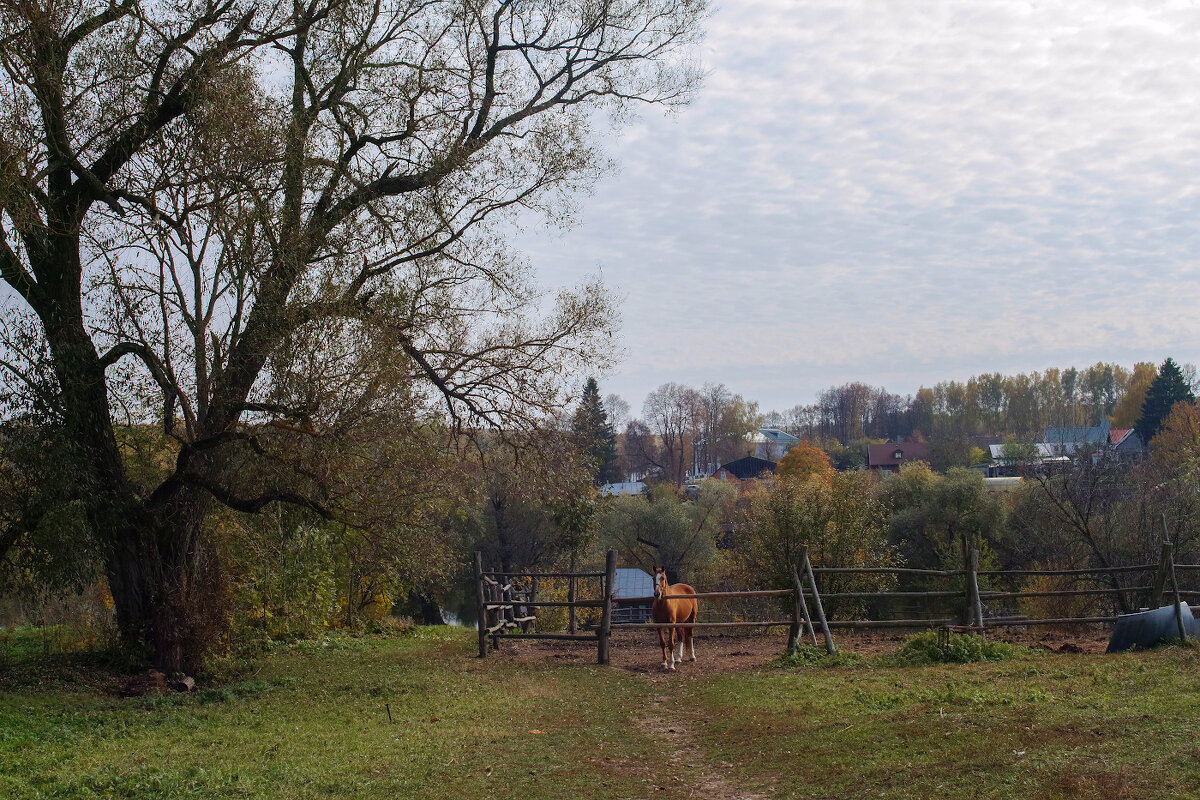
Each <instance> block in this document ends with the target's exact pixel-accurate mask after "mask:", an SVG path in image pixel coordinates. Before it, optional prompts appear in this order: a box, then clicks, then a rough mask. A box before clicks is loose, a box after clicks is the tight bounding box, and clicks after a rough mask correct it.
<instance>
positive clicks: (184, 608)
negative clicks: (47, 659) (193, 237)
mask: <svg viewBox="0 0 1200 800" xmlns="http://www.w3.org/2000/svg"><path fill="white" fill-rule="evenodd" d="M55 258H56V259H57V260H58V261H59V264H58V267H59V268H58V269H57V270H50V269H45V270H42V274H55V273H57V274H58V275H60V276H64V277H61V281H62V284H61V285H59V286H57V287H55V286H46V287H45V288H46V289H47V290H49V291H48V297H47V299H46V300H45V302H42V303H39V304H38V307H36V308H35V310H36V311H37V312H38V315H39V317H40V318H41V320H42V323H43V326H44V329H45V332H46V338H47V341H48V343H49V345H50V350H51V354H52V356H53V361H54V369H55V374H56V378H57V380H58V386H59V390H60V392H61V398H60V399H61V407H62V409H63V414H64V417H65V420H64V421H65V424H66V431H67V434H68V437H69V441H70V443H71V447H72V461H73V464H72V465H71V466H72V467H73V469H72V474H71V480H72V482H73V484H74V486H73V492H74V494H75V495H76V496H78V497H79V499H80V500H82V501H83V503H84V504H85V507H86V513H87V517H88V522H89V524H90V527H91V529H92V531H93V535H94V536H95V537H96V542H97V544H98V545H99V550H100V555H101V559H102V561H103V564H104V567H105V573H106V577H107V578H108V584H109V590H110V591H111V592H112V595H113V602H114V606H115V611H116V616H117V624H118V627H119V629H120V631H121V635H122V638H123V639H124V640H125V643H126V645H127V646H128V647H129V648H130V649H131V651H132V652H134V653H140V654H144V656H145V657H146V658H148V659H149V660H150V662H151V663H152V664H153V665H154V666H156V667H157V668H158V669H160V670H162V671H164V672H191V671H194V670H195V669H196V667H198V666H199V664H200V662H201V659H202V657H203V654H204V650H205V645H206V643H207V642H208V641H210V640H211V638H210V637H211V635H212V633H213V632H214V628H213V627H212V623H213V622H214V621H215V617H214V615H213V612H214V611H216V610H217V609H219V602H218V598H219V597H220V593H219V592H217V591H215V590H216V589H217V588H219V581H218V575H219V572H218V571H217V570H216V569H215V566H216V565H215V564H214V563H212V561H211V560H210V559H208V558H206V557H205V553H204V548H203V546H202V543H203V538H202V525H203V521H204V516H205V513H206V512H207V510H208V505H209V503H210V502H211V499H210V498H209V496H208V495H207V494H206V493H202V492H200V491H198V490H193V489H190V488H187V487H182V486H178V487H176V488H175V489H174V491H173V492H172V493H170V494H169V495H168V496H167V497H165V498H162V501H161V502H160V503H159V504H158V505H157V507H156V508H155V509H154V510H153V511H152V510H151V509H149V508H147V506H146V503H145V501H144V499H143V497H142V496H141V493H140V492H139V491H138V489H137V487H136V486H134V485H133V484H132V483H131V482H130V481H129V479H128V478H127V476H126V474H125V468H124V464H123V463H122V458H121V453H120V450H119V448H118V447H117V442H116V435H115V431H114V428H113V424H112V416H111V410H110V407H109V403H108V394H107V386H106V383H105V375H104V365H103V364H102V363H101V360H100V357H99V355H98V354H97V352H96V349H95V346H94V345H93V343H92V340H91V338H90V337H89V336H88V335H87V332H86V330H85V328H84V322H83V313H82V309H81V307H80V306H79V294H78V287H77V286H76V285H75V281H74V280H73V278H72V277H71V275H72V274H74V275H78V274H79V270H78V250H77V247H76V248H72V247H69V246H67V247H63V248H61V249H60V250H59V251H58V252H57V253H56V254H55ZM63 265H65V267H66V268H65V269H63V268H62V267H63ZM55 289H57V290H58V291H53V290H55Z"/></svg>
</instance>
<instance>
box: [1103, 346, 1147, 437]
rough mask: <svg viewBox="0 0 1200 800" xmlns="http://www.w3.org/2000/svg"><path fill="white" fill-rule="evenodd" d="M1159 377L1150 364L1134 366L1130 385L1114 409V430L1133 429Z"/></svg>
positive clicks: (1111, 420) (1112, 420) (1143, 363)
mask: <svg viewBox="0 0 1200 800" xmlns="http://www.w3.org/2000/svg"><path fill="white" fill-rule="evenodd" d="M1156 377H1158V370H1156V369H1155V368H1154V365H1153V364H1151V363H1148V362H1139V363H1137V364H1134V365H1133V374H1132V375H1130V377H1129V385H1128V386H1127V387H1126V389H1125V393H1124V394H1123V395H1122V396H1121V399H1120V400H1118V401H1117V404H1116V405H1115V406H1114V407H1113V413H1112V417H1111V419H1110V420H1109V421H1110V422H1111V424H1112V426H1113V427H1114V428H1132V427H1133V426H1134V425H1135V424H1136V423H1137V421H1138V417H1139V416H1141V413H1142V403H1144V402H1145V401H1146V392H1148V391H1149V390H1150V385H1151V384H1152V383H1154V379H1155V378H1156Z"/></svg>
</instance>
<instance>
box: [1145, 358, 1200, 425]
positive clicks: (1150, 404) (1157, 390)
mask: <svg viewBox="0 0 1200 800" xmlns="http://www.w3.org/2000/svg"><path fill="white" fill-rule="evenodd" d="M1195 399H1196V398H1195V396H1194V395H1193V394H1192V389H1191V387H1189V386H1188V384H1187V381H1186V380H1184V378H1183V371H1182V370H1181V369H1180V368H1179V365H1178V364H1176V363H1175V361H1174V360H1173V359H1170V358H1168V359H1167V360H1166V361H1164V362H1163V363H1162V367H1160V368H1159V370H1158V377H1157V378H1155V379H1154V383H1152V384H1150V388H1149V389H1148V390H1147V391H1146V400H1145V401H1144V402H1143V403H1142V415H1141V417H1140V418H1139V419H1138V421H1137V423H1136V424H1135V425H1134V429H1135V430H1136V431H1137V434H1138V436H1140V437H1141V439H1142V441H1143V442H1145V443H1146V444H1149V443H1150V440H1151V439H1153V438H1154V436H1155V434H1157V433H1158V431H1159V429H1160V428H1161V427H1162V424H1163V421H1164V420H1165V419H1166V418H1167V415H1168V414H1170V413H1171V409H1172V408H1174V407H1175V404H1176V403H1179V402H1181V401H1184V400H1186V401H1188V402H1189V403H1190V402H1194V401H1195Z"/></svg>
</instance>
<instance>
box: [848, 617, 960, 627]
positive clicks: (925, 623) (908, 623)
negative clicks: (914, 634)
mask: <svg viewBox="0 0 1200 800" xmlns="http://www.w3.org/2000/svg"><path fill="white" fill-rule="evenodd" d="M956 621H957V620H953V619H838V620H833V621H831V622H830V623H829V627H831V628H940V627H941V626H942V625H953V624H954V623H955V622H956Z"/></svg>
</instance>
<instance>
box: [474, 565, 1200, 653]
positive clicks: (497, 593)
mask: <svg viewBox="0 0 1200 800" xmlns="http://www.w3.org/2000/svg"><path fill="white" fill-rule="evenodd" d="M963 552H964V556H967V555H969V559H968V560H967V569H957V570H953V569H952V570H936V569H916V568H910V567H814V566H812V564H811V563H810V562H809V559H808V552H807V548H804V549H803V551H802V554H801V559H800V564H799V565H797V566H793V567H792V577H793V580H792V588H789V589H752V590H746V591H712V592H696V593H694V594H667V595H663V596H661V597H658V598H656V597H654V596H653V595H644V596H637V597H617V596H616V594H615V591H614V590H615V587H614V585H613V584H614V582H615V576H616V553H615V552H613V551H609V553H608V554H607V558H606V563H605V567H606V569H605V571H604V572H573V571H572V572H519V573H518V572H504V571H502V570H484V569H483V568H482V562H481V558H480V556H479V554H477V556H476V585H477V600H478V607H479V612H480V623H479V641H480V656H481V657H482V656H484V655H486V652H487V649H488V642H489V640H490V642H491V647H492V648H493V649H498V648H499V645H500V642H501V641H502V640H505V639H547V640H559V641H568V642H595V643H596V646H597V660H598V661H599V663H601V664H607V663H608V661H609V639H610V636H611V632H612V629H614V628H620V629H628V630H633V629H637V630H657V631H659V632H660V633H661V632H663V631H671V632H673V631H675V630H681V629H682V630H693V629H708V630H721V629H736V628H743V629H752V628H778V627H788V628H789V629H790V630H789V634H788V646H789V648H790V647H793V646H795V645H796V644H798V643H799V641H800V640H801V637H802V636H803V637H805V638H808V639H810V640H811V642H812V643H813V644H814V645H815V644H817V642H818V639H817V630H818V629H819V630H820V632H821V634H822V635H823V636H824V638H825V646H826V648H827V649H828V651H829V652H830V653H833V652H836V648H835V647H834V643H833V638H832V637H831V636H830V631H831V630H839V629H841V630H866V629H889V628H933V627H938V628H942V629H944V630H950V631H954V630H958V631H977V632H980V633H983V632H984V631H986V630H991V629H997V628H1014V627H1030V626H1043V625H1093V624H1112V623H1113V622H1115V621H1116V619H1117V616H1118V615H1117V614H1116V613H1097V612H1101V611H1104V610H1107V609H1113V608H1115V607H1119V608H1120V609H1129V610H1132V611H1136V610H1139V609H1141V610H1144V609H1145V608H1147V607H1150V608H1156V607H1160V606H1162V605H1164V604H1165V603H1166V601H1167V598H1168V597H1172V596H1173V597H1174V598H1176V603H1177V604H1178V602H1179V598H1183V597H1187V598H1193V599H1194V598H1197V597H1200V589H1181V588H1180V587H1179V586H1178V582H1177V581H1176V579H1175V572H1177V571H1192V572H1195V571H1200V564H1175V563H1173V559H1172V547H1171V546H1170V545H1169V544H1164V545H1163V553H1162V560H1161V561H1160V562H1159V563H1158V564H1134V565H1127V566H1103V567H1090V568H1071V569H1012V570H980V569H978V560H979V554H978V551H975V550H970V551H968V550H967V549H966V545H965V543H964V551H963ZM573 566H574V563H573V562H572V567H573ZM1147 573H1153V576H1152V577H1153V581H1151V582H1147V581H1146V579H1145V578H1142V579H1141V580H1140V581H1139V582H1138V583H1137V585H1132V586H1120V585H1119V580H1118V576H1126V575H1137V574H1142V575H1145V574H1147ZM871 575H875V576H878V575H892V576H897V577H899V576H911V577H920V578H936V579H940V580H952V579H957V580H954V582H953V583H951V584H950V586H948V587H947V588H944V589H933V590H927V591H917V590H907V589H905V590H896V591H881V590H875V591H869V590H862V591H821V590H820V587H819V585H818V581H817V578H818V576H820V577H822V578H824V579H826V580H832V579H837V578H845V577H861V576H871ZM1031 577H1062V578H1072V579H1075V580H1074V581H1073V583H1074V584H1075V585H1074V587H1073V588H1061V589H1032V588H1030V589H1021V588H1020V587H1019V586H1017V587H1016V588H1015V589H1013V590H1011V591H1005V590H1003V589H996V588H992V587H991V586H987V587H980V586H979V579H980V578H985V579H992V583H993V585H994V582H995V581H1000V582H1002V585H1003V582H1004V581H1005V580H1006V579H1008V580H1012V581H1013V582H1014V583H1015V582H1017V579H1024V578H1031ZM543 579H566V580H568V581H569V586H570V591H569V595H568V596H569V599H568V600H566V601H562V600H538V599H537V597H536V592H537V586H538V584H537V582H538V581H539V580H543ZM581 579H600V590H601V592H600V593H601V598H600V599H587V600H584V599H579V598H577V596H576V593H575V582H576V580H581ZM1088 579H1092V580H1095V581H1097V582H1100V581H1103V582H1104V583H1105V584H1108V585H1089V584H1090V581H1089V580H1088ZM1135 580H1136V578H1135ZM1080 583H1083V588H1079V585H1080ZM1009 585H1012V584H1009ZM1068 585H1070V584H1068ZM560 586H561V585H560ZM526 587H528V588H526ZM592 597H593V598H594V597H595V596H594V595H592ZM1050 598H1096V600H1091V601H1088V604H1087V605H1084V606H1076V608H1078V610H1079V611H1081V612H1084V613H1081V614H1079V615H1077V616H1051V617H1037V616H1029V615H1028V614H1020V613H1017V614H1014V613H1012V611H1021V610H1027V607H1026V606H1024V605H1022V606H1017V605H1016V604H1015V603H1013V602H1012V601H1017V600H1037V599H1050ZM1104 598H1111V599H1107V600H1106V599H1104ZM739 599H775V600H778V601H781V603H782V605H783V607H786V606H787V605H788V604H790V605H791V606H792V614H791V618H790V619H777V618H773V617H774V615H773V614H771V613H770V612H769V605H762V604H759V606H754V605H750V606H739V607H736V610H731V611H732V613H733V614H734V619H726V620H723V621H718V620H713V621H699V620H696V621H693V622H653V621H648V622H643V621H636V620H631V621H617V620H614V619H613V610H614V607H617V606H620V607H621V609H625V611H623V613H625V614H628V613H630V612H629V611H628V609H634V610H635V611H634V612H633V613H636V614H645V613H647V612H646V610H645V606H647V605H650V606H653V604H654V603H655V602H656V601H657V600H668V601H670V600H696V601H726V600H739ZM842 600H848V601H868V602H870V601H879V602H884V603H886V602H888V601H902V602H903V603H904V606H903V607H905V608H910V609H911V602H912V601H917V602H920V601H937V602H936V605H935V607H936V608H941V609H942V612H941V613H940V614H939V615H937V616H934V615H932V614H931V615H930V616H927V617H918V618H898V619H829V618H827V617H826V614H825V610H824V606H823V601H834V602H835V603H836V602H837V601H842ZM959 601H961V603H962V608H961V612H962V613H961V616H947V615H946V614H945V605H946V603H947V602H949V603H951V604H953V603H954V602H959ZM1142 601H1144V604H1145V605H1144V606H1143V605H1142ZM985 603H986V604H988V605H989V606H990V607H991V610H992V613H991V614H990V615H985V614H984V604H985ZM810 604H811V605H812V609H811V612H812V613H810V607H809V606H810ZM756 607H757V608H759V611H754V610H753V609H754V608H756ZM884 607H885V608H886V607H887V606H884ZM1177 607H1178V606H1177ZM1189 607H1190V608H1193V609H1195V610H1197V611H1200V606H1189ZM540 608H565V609H568V610H569V612H570V619H571V627H570V631H569V632H562V633H560V632H549V631H548V632H545V633H543V632H539V631H535V630H531V629H530V628H531V626H532V625H533V624H536V623H537V616H536V615H535V614H534V613H533V612H534V611H535V610H536V609H540ZM777 608H778V607H777ZM840 608H841V609H842V611H841V613H844V611H845V606H840ZM857 608H859V609H860V610H861V609H862V608H863V606H857ZM867 608H874V609H876V610H878V609H879V606H867ZM1035 608H1036V607H1035ZM1048 608H1049V609H1053V608H1054V607H1053V606H1050V607H1048ZM583 609H587V610H591V611H593V612H594V611H596V610H599V611H600V612H601V618H600V621H599V624H598V625H597V624H596V623H595V620H594V618H593V620H592V622H591V623H590V624H592V625H595V627H594V629H593V630H591V631H589V632H586V633H577V632H576V629H575V612H576V610H583ZM747 609H750V612H751V613H749V614H747V613H746V610H747ZM763 610H767V613H763V615H762V617H761V618H755V617H754V616H753V614H757V613H759V612H761V611H763ZM836 610H837V609H836V608H835V611H836ZM1089 611H1090V612H1091V613H1087V612H1089ZM1005 612H1008V613H1005ZM518 613H521V614H522V616H517V614H518ZM909 613H910V614H911V613H913V612H912V611H911V610H910V611H909ZM917 613H922V612H921V611H918V612H917ZM1051 613H1052V612H1051ZM741 614H745V615H746V617H748V618H745V619H738V618H737V616H738V615H741ZM1180 630H1181V635H1184V633H1183V624H1182V622H1180ZM664 646H665V645H664Z"/></svg>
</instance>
